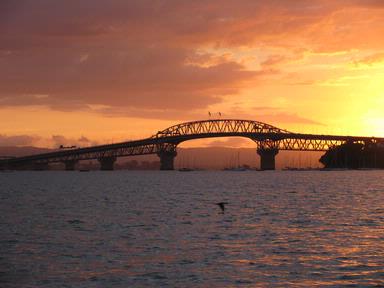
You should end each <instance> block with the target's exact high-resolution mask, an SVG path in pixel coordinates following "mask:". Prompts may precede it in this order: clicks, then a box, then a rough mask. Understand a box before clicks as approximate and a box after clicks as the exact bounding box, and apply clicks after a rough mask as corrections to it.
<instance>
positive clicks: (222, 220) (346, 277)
mask: <svg viewBox="0 0 384 288" xmlns="http://www.w3.org/2000/svg"><path fill="white" fill-rule="evenodd" d="M0 184H1V186H0V211H1V212H0V213H1V214H0V287H2V288H3V287H4V288H5V287H210V288H213V287H287V286H291V287H316V286H319V287H343V286H351V287H384V171H339V172H322V171H315V172H293V171H292V172H256V171H250V172H204V171H202V172H188V173H181V172H177V171H173V172H160V171H153V172H131V171H124V172H117V171H115V172H89V173H80V172H12V173H0ZM220 201H226V202H228V203H229V204H228V205H227V207H226V208H227V209H226V211H225V213H224V214H220V208H219V207H218V206H217V205H215V203H217V202H220ZM355 285H356V286H355Z"/></svg>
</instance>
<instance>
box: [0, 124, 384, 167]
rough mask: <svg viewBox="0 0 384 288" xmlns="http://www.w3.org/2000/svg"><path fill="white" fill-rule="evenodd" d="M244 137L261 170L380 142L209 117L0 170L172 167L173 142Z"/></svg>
mask: <svg viewBox="0 0 384 288" xmlns="http://www.w3.org/2000/svg"><path fill="white" fill-rule="evenodd" d="M231 136H236V137H247V138H250V139H252V140H253V141H254V142H255V143H256V151H257V154H259V156H260V168H261V170H274V169H275V156H276V155H277V154H278V152H279V150H298V151H327V150H328V149H330V148H332V147H334V146H338V145H342V144H345V143H361V144H363V145H365V146H368V145H375V144H377V143H383V144H384V138H378V137H358V136H337V135H317V134H302V133H293V132H289V131H287V130H284V129H280V128H277V127H274V126H272V125H269V124H266V123H262V122H258V121H251V120H238V119H210V120H201V121H193V122H186V123H181V124H178V125H174V126H171V127H169V128H167V129H165V130H162V131H158V132H157V133H156V134H155V135H153V136H152V137H149V138H146V139H141V140H135V141H127V142H121V143H115V144H108V145H99V146H93V147H86V148H78V149H71V150H62V151H55V152H50V153H44V154H36V155H30V156H24V157H15V158H8V159H2V160H0V169H14V170H19V169H20V170H45V169H48V167H49V164H50V163H59V162H61V163H64V164H65V169H66V170H75V168H76V165H77V163H78V162H79V161H82V160H92V159H97V160H98V161H99V162H100V169H101V170H113V166H114V163H115V161H116V159H117V158H118V157H124V156H136V155H146V154H157V155H158V156H159V158H160V169H161V170H173V169H174V159H175V157H176V156H177V151H176V148H177V145H179V144H180V143H182V142H185V141H188V140H193V139H201V138H213V137H231Z"/></svg>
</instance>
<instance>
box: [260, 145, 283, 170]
mask: <svg viewBox="0 0 384 288" xmlns="http://www.w3.org/2000/svg"><path fill="white" fill-rule="evenodd" d="M277 153H279V150H278V149H277V148H259V149H257V154H259V155H260V169H261V170H275V168H276V167H275V166H276V164H275V156H276V155H277Z"/></svg>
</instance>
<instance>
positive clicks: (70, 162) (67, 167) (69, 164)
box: [63, 160, 79, 171]
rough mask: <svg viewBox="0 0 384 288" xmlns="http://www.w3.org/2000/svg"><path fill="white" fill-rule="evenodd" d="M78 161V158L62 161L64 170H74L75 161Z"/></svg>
mask: <svg viewBox="0 0 384 288" xmlns="http://www.w3.org/2000/svg"><path fill="white" fill-rule="evenodd" d="M78 162H79V161H78V160H66V161H64V162H63V163H64V165H65V170H66V171H74V170H76V166H77V163H78Z"/></svg>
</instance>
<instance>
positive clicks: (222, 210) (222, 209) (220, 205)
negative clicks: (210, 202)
mask: <svg viewBox="0 0 384 288" xmlns="http://www.w3.org/2000/svg"><path fill="white" fill-rule="evenodd" d="M226 204H228V202H219V203H216V205H218V206H219V207H220V209H221V212H222V213H224V210H225V205H226Z"/></svg>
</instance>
